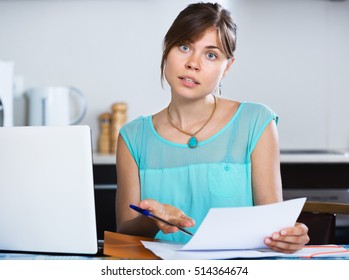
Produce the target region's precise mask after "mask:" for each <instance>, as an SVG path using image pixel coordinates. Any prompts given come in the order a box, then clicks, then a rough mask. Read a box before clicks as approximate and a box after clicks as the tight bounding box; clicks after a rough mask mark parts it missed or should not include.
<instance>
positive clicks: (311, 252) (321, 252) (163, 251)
mask: <svg viewBox="0 0 349 280" xmlns="http://www.w3.org/2000/svg"><path fill="white" fill-rule="evenodd" d="M142 243H143V245H144V247H145V248H147V249H149V250H151V251H152V252H153V253H154V254H155V255H157V256H158V257H160V258H161V259H163V260H215V259H219V260H222V259H237V258H239V259H258V258H288V259H289V258H297V259H299V258H304V259H308V258H328V257H331V258H338V259H346V260H347V259H348V258H349V250H348V249H346V248H344V247H343V246H338V245H319V246H306V247H304V248H303V249H302V250H300V251H297V252H295V253H293V254H284V253H279V252H275V251H273V250H271V249H254V250H208V251H205V250H202V251H200V250H195V251H181V250H180V249H181V247H182V246H183V245H178V244H169V243H163V242H149V241H142Z"/></svg>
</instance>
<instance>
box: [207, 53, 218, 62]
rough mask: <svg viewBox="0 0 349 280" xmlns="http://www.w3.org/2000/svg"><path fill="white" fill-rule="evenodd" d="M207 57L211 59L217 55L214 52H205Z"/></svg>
mask: <svg viewBox="0 0 349 280" xmlns="http://www.w3.org/2000/svg"><path fill="white" fill-rule="evenodd" d="M207 58H208V59H210V60H213V59H216V58H217V55H216V54H214V53H208V54H207Z"/></svg>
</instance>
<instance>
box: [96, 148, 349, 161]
mask: <svg viewBox="0 0 349 280" xmlns="http://www.w3.org/2000/svg"><path fill="white" fill-rule="evenodd" d="M280 161H281V163H349V152H347V151H331V150H282V151H281V154H280ZM93 163H94V164H115V163H116V156H115V155H114V154H99V153H97V152H94V153H93Z"/></svg>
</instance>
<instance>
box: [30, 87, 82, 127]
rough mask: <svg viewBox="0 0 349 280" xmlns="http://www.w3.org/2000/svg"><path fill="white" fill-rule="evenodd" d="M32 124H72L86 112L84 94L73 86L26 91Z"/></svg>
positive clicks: (77, 121)
mask: <svg viewBox="0 0 349 280" xmlns="http://www.w3.org/2000/svg"><path fill="white" fill-rule="evenodd" d="M25 94H26V96H27V98H28V102H29V104H28V105H29V111H28V113H29V114H28V123H29V125H32V126H55V125H58V126H59V125H73V124H77V123H79V122H80V121H81V120H82V118H83V117H84V116H85V114H86V108H87V106H86V99H85V96H84V94H83V93H82V92H81V91H80V90H78V89H77V88H74V87H43V88H33V89H30V90H28V91H27V92H26V93H25Z"/></svg>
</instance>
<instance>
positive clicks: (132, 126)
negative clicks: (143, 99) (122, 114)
mask: <svg viewBox="0 0 349 280" xmlns="http://www.w3.org/2000/svg"><path fill="white" fill-rule="evenodd" d="M149 118H150V116H146V117H144V116H139V117H137V118H135V119H133V120H131V121H129V122H127V123H125V124H124V125H123V126H122V128H121V130H120V131H133V130H139V129H140V128H141V127H143V125H144V122H145V121H146V120H147V119H149Z"/></svg>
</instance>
